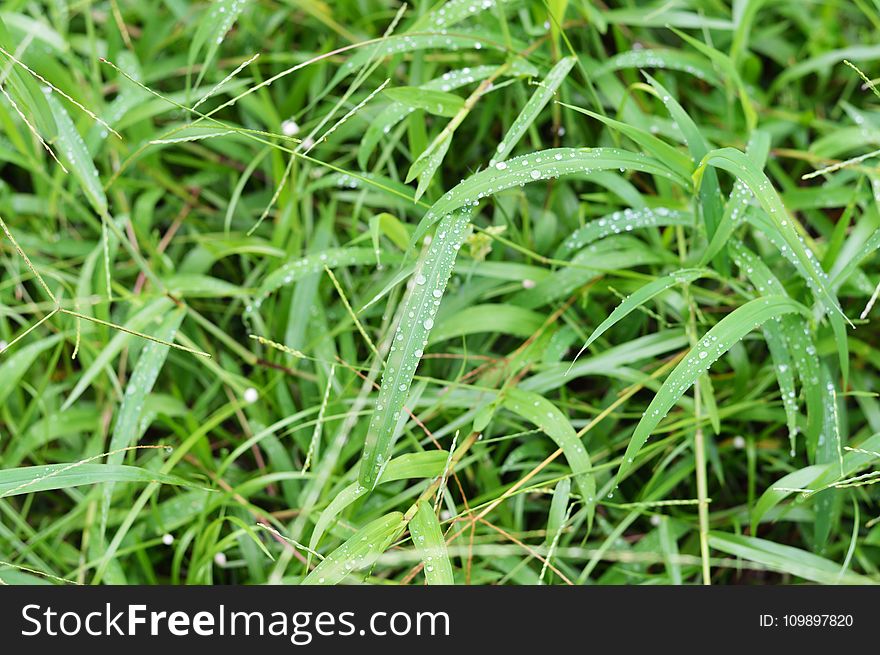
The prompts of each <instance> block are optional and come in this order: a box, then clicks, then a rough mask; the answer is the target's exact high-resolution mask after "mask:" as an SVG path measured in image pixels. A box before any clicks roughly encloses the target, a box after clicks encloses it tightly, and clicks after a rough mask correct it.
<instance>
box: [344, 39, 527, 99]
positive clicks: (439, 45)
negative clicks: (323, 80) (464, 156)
mask: <svg viewBox="0 0 880 655" xmlns="http://www.w3.org/2000/svg"><path fill="white" fill-rule="evenodd" d="M483 46H485V47H487V48H491V49H493V50H505V49H506V46H505V39H504V37H503V36H502V35H500V34H492V33H489V32H486V31H485V30H466V29H460V30H456V31H455V34H397V35H392V36H389V37H388V38H385V39H382V40H381V41H379V42H378V43H376V44H373V45H369V46H365V47H363V48H359V49H358V50H357V52H355V53H354V54H353V55H352V56H351V57H350V58H349V59H347V60H346V61H345V63H344V64H342V66H340V67H339V70H338V71H337V72H336V75H334V77H333V79H332V80H331V81H330V83H329V84H328V85H327V87H328V89H333V88H334V87H335V86H336V85H337V84H339V82H341V81H342V80H343V79H345V78H346V77H348V76H349V75H351V74H352V73H354V72H355V71H356V70H358V69H360V68H361V67H362V66H363V65H364V64H365V63H366V62H369V61H370V60H373V59H374V58H376V59H378V58H383V57H387V56H389V55H401V54H404V53H407V52H416V51H419V50H438V51H441V52H442V51H450V50H451V51H453V52H456V51H462V50H480V49H482V48H483ZM511 47H512V49H513V51H514V52H520V51H522V50H524V49H525V44H523V43H522V42H521V41H517V40H514V41H513V43H511ZM523 61H525V60H523Z"/></svg>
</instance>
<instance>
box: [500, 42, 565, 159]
mask: <svg viewBox="0 0 880 655" xmlns="http://www.w3.org/2000/svg"><path fill="white" fill-rule="evenodd" d="M576 61H577V59H575V58H574V57H564V58H562V59H560V60H559V61H558V62H557V63H556V65H555V66H554V67H553V68H551V69H550V72H549V73H547V76H546V77H545V78H544V79H543V80H542V81H541V82H540V84H539V85H538V88H537V89H536V90H535V92H534V93H533V94H532V96H531V97H530V98H529V101H528V102H527V103H526V105H525V107H523V108H522V111H520V113H519V115H518V116H517V117H516V119H515V120H514V121H513V123H512V124H511V126H510V127H509V128H508V130H507V134H505V135H504V140H503V141H502V142H501V143H499V144H498V147H497V149H496V154H495V156H494V157H493V158H492V160H491V161H490V162H489V165H490V166H494V165H495V164H496V163H497V162H500V161H504V160H505V159H507V156H508V155H509V154H510V153H511V152H513V149H514V147H516V144H517V143H519V141H520V139H522V137H523V135H524V134H525V133H526V130H528V129H529V126H531V124H532V123H534V122H535V119H536V118H538V114H540V113H541V110H542V109H544V107H545V106H546V105H547V103H548V102H550V99H551V98H552V97H553V95H554V94H555V93H556V90H557V89H558V88H559V87H560V85H561V84H562V83H563V82H564V81H565V78H566V76H567V75H568V73H569V72H570V71H571V69H572V67H573V66H574V64H575V62H576Z"/></svg>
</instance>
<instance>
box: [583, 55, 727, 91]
mask: <svg viewBox="0 0 880 655" xmlns="http://www.w3.org/2000/svg"><path fill="white" fill-rule="evenodd" d="M624 68H639V69H645V68H658V69H661V70H673V71H681V72H683V73H689V74H690V75H693V76H695V77H697V78H698V79H701V80H705V81H706V82H708V83H709V84H711V85H713V86H717V87H720V86H721V85H722V84H721V80H719V79H718V75H717V74H716V73H715V70H714V69H713V68H712V67H711V66H708V65H707V64H706V61H705V60H704V59H702V58H700V57H697V56H696V55H693V54H691V53H688V52H682V51H680V50H661V49H654V48H651V49H648V48H645V49H641V50H630V51H629V52H621V53H619V54H616V55H614V56H613V57H609V58H608V59H606V60H605V61H603V62H602V64H601V65H599V66H597V67H596V70H595V71H594V72H593V76H594V77H601V76H602V75H607V74H608V73H611V72H614V71H618V70H621V69H624Z"/></svg>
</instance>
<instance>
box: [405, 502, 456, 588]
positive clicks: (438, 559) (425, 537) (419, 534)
mask: <svg viewBox="0 0 880 655" xmlns="http://www.w3.org/2000/svg"><path fill="white" fill-rule="evenodd" d="M409 531H410V532H411V533H412V540H413V543H414V544H415V546H416V550H417V551H418V552H419V556H420V557H421V560H422V564H423V565H424V570H425V579H426V580H427V582H428V584H429V585H451V584H455V578H454V577H453V575H452V564H451V563H450V561H449V553H448V552H447V551H446V540H445V539H444V538H443V531H442V530H441V529H440V522H439V521H438V520H437V515H436V514H434V510H433V509H431V503H430V502H428V501H422V502H421V503H419V508H418V510H416V513H415V514H414V515H413V517H412V518H411V519H410V522H409Z"/></svg>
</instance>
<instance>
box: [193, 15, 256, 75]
mask: <svg viewBox="0 0 880 655" xmlns="http://www.w3.org/2000/svg"><path fill="white" fill-rule="evenodd" d="M246 4H247V0H216V2H214V3H212V4H211V7H210V8H209V9H208V10H207V12H206V13H205V15H204V16H203V17H202V18H201V19H200V20H199V21H198V29H197V30H196V33H195V35H193V37H192V41H191V42H190V46H189V55H188V64H189V68H190V69H192V67H193V66H194V65H195V63H196V58H197V57H198V56H199V55H200V54H201V52H202V50H203V49H204V52H205V56H204V58H203V59H202V67H201V70H200V71H199V74H198V76H197V77H196V82H195V86H196V87H198V86H199V85H201V83H202V78H203V77H204V76H205V73H206V72H207V71H208V70H210V66H211V64H212V63H213V61H214V57H216V56H217V51H218V50H219V49H220V44H221V43H223V38H224V37H225V36H226V33H227V32H229V30H230V29H232V26H233V25H234V24H235V21H236V20H238V16H239V14H241V12H242V10H243V9H244V7H245V5H246ZM187 75H189V72H188V73H187ZM187 86H189V85H187Z"/></svg>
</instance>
